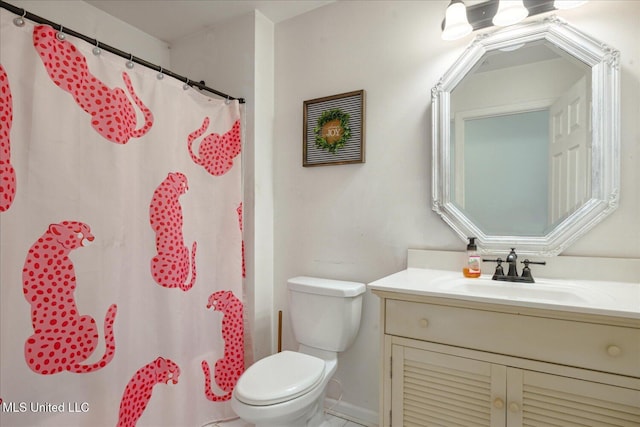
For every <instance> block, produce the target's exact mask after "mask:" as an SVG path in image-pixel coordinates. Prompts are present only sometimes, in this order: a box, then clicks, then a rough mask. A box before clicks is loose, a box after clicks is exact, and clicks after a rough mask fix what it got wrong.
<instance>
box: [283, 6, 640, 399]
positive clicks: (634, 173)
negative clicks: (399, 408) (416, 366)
mask: <svg viewBox="0 0 640 427" xmlns="http://www.w3.org/2000/svg"><path fill="white" fill-rule="evenodd" d="M448 3H449V2H448V0H439V1H423V2H416V1H376V2H364V1H340V2H337V3H333V4H331V5H328V6H325V7H323V8H320V9H317V10H315V11H312V12H310V13H307V14H305V15H302V16H300V17H297V18H294V19H291V20H288V21H285V22H282V23H280V24H278V25H277V26H276V42H275V45H276V61H275V63H276V73H275V75H276V80H275V81H276V95H275V96H276V98H275V100H276V104H275V105H276V122H275V135H276V138H275V147H274V153H275V156H274V174H275V175H274V176H275V233H276V234H275V289H274V295H275V309H276V310H278V309H282V310H284V311H285V313H287V301H286V287H285V284H286V280H287V278H289V277H292V276H295V275H299V274H306V275H317V276H320V277H329V278H341V279H349V280H356V281H362V282H369V281H372V280H374V279H377V278H380V277H382V276H385V275H387V274H390V273H393V272H395V271H398V270H401V269H403V268H405V266H406V251H407V248H425V249H442V250H463V249H464V247H465V246H464V242H462V241H461V240H460V239H459V238H458V237H457V235H456V234H455V233H454V232H453V231H452V230H450V229H449V227H448V226H447V225H446V224H445V223H444V222H443V221H442V220H441V219H440V218H439V217H438V216H437V215H436V214H435V213H434V212H432V211H431V208H430V204H431V133H430V132H431V108H430V101H431V99H430V89H431V88H432V87H433V86H434V85H435V84H436V83H437V81H438V79H439V77H440V76H441V75H442V74H443V73H444V72H445V71H446V70H447V68H448V67H449V66H450V65H451V64H452V63H453V61H454V60H455V58H456V57H457V56H458V55H460V53H461V52H462V51H463V50H464V48H465V47H466V45H467V44H468V43H469V42H470V41H471V39H472V36H469V37H467V38H466V39H463V40H459V41H454V42H445V41H442V40H441V39H440V22H441V20H442V18H443V15H444V11H445V9H446V6H447V4H448ZM557 14H558V15H559V16H561V17H563V18H565V19H567V20H568V21H569V22H570V23H572V24H575V25H577V26H578V27H580V28H582V29H583V30H584V31H586V32H587V33H589V34H591V35H593V36H594V37H596V38H598V39H600V40H602V41H603V42H605V43H608V44H610V45H611V46H613V47H615V48H617V49H619V50H620V51H621V54H622V57H621V71H622V73H621V84H622V156H621V157H622V169H621V178H622V188H621V200H620V206H619V208H618V210H617V211H616V212H614V214H613V215H611V216H610V217H609V218H607V219H606V220H605V221H604V222H603V223H601V224H599V225H598V226H596V227H595V228H594V229H593V230H592V231H591V232H589V234H588V235H587V236H585V237H583V238H581V239H580V240H579V241H577V242H576V243H575V244H574V245H572V246H571V247H570V248H569V249H568V250H567V251H566V253H565V254H568V255H579V256H610V257H635V258H638V257H640V222H639V221H638V220H637V218H638V214H639V212H640V206H639V194H640V179H639V178H640V176H639V175H638V173H639V172H638V170H640V157H639V156H638V154H640V153H639V146H640V143H639V141H640V127H639V126H640V125H639V122H640V120H638V118H639V117H640V114H639V105H640V104H639V103H638V99H640V85H639V79H640V62H639V60H640V48H639V47H638V46H639V45H638V44H637V40H640V29H639V28H640V27H638V26H637V22H638V19H639V18H640V2H635V1H615V2H614V1H597V0H592V1H590V2H589V3H587V4H586V5H584V6H582V7H581V8H579V9H574V10H567V11H561V12H559V13H557ZM358 89H365V90H366V92H367V102H366V157H367V158H366V163H365V164H361V165H345V166H327V167H315V168H303V167H302V106H303V101H305V100H308V99H313V98H318V97H322V96H327V95H333V94H338V93H343V92H348V91H352V90H358ZM540 274H542V273H540ZM378 316H379V312H378V300H377V298H376V297H374V296H372V295H367V297H366V299H365V311H364V315H363V322H362V327H361V331H360V334H359V336H358V339H357V341H356V343H355V344H354V346H353V347H352V348H351V349H350V350H349V351H347V352H346V353H344V354H342V355H341V356H340V359H339V368H338V372H337V374H336V378H338V379H339V380H340V381H341V382H342V385H343V387H344V394H343V400H344V401H346V402H348V403H349V404H352V405H355V406H357V407H360V408H364V409H368V410H370V411H377V405H378V374H377V369H378V365H377V358H378V353H379V335H378V334H379V322H378ZM285 318H286V316H285ZM295 346H296V343H295V342H294V339H293V336H292V334H291V329H290V326H289V325H288V324H287V325H285V347H288V348H295ZM335 389H336V387H334V386H332V390H331V392H330V394H332V395H333V396H332V397H337V395H336V393H337V391H336V390H335Z"/></svg>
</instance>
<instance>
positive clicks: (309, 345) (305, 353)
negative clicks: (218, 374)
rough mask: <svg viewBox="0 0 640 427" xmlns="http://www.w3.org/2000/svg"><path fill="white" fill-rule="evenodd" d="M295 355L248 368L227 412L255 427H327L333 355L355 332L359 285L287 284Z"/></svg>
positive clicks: (306, 280)
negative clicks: (324, 407)
mask: <svg viewBox="0 0 640 427" xmlns="http://www.w3.org/2000/svg"><path fill="white" fill-rule="evenodd" d="M287 287H288V292H289V310H290V318H291V322H292V325H293V333H294V335H295V337H296V339H297V341H298V343H299V344H300V345H299V347H298V351H297V352H294V351H282V352H280V353H276V354H274V355H271V356H268V357H265V358H264V359H261V360H259V361H257V362H256V363H254V364H253V365H252V366H250V367H249V369H247V370H246V371H245V372H244V373H243V374H242V375H241V376H240V378H239V379H238V383H237V384H236V387H235V389H234V391H233V396H232V398H231V407H232V408H233V410H234V411H235V413H236V415H238V416H239V417H240V418H242V419H243V420H244V421H247V422H249V423H253V424H255V426H256V427H326V426H328V425H329V423H328V421H326V419H325V416H324V409H323V406H324V405H323V404H324V397H325V391H326V387H327V384H328V383H329V380H330V379H331V377H332V376H333V374H334V373H335V372H336V369H337V367H338V352H341V351H344V350H346V349H347V348H349V346H351V344H352V343H353V341H354V339H355V337H356V335H357V334H358V329H359V328H360V316H361V311H362V295H363V294H364V292H365V289H366V287H365V285H364V283H357V282H346V281H341V280H329V279H320V278H316V277H306V276H300V277H294V278H292V279H289V280H288V282H287Z"/></svg>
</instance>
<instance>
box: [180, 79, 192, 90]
mask: <svg viewBox="0 0 640 427" xmlns="http://www.w3.org/2000/svg"><path fill="white" fill-rule="evenodd" d="M190 87H191V86H190V85H189V79H187V81H186V82H185V83H184V84H183V85H182V89H184V90H187V89H189V88H190Z"/></svg>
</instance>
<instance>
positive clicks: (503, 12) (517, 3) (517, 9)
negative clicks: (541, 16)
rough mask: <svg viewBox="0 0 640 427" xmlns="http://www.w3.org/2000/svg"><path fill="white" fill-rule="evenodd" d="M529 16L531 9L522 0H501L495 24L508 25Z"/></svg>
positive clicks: (494, 19) (494, 20)
mask: <svg viewBox="0 0 640 427" xmlns="http://www.w3.org/2000/svg"><path fill="white" fill-rule="evenodd" d="M527 16H529V10H527V8H526V7H524V4H523V3H522V0H500V2H499V3H498V11H497V12H496V16H494V17H493V25H497V26H499V27H506V26H507V25H513V24H516V23H518V22H520V21H522V20H523V19H524V18H526V17H527Z"/></svg>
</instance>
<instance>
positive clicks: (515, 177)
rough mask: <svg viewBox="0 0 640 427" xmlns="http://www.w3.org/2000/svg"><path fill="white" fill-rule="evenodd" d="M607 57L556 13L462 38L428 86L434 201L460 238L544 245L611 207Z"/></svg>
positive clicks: (488, 248)
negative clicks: (462, 46)
mask: <svg viewBox="0 0 640 427" xmlns="http://www.w3.org/2000/svg"><path fill="white" fill-rule="evenodd" d="M618 58H619V54H618V51H616V50H615V49H613V48H611V47H609V46H607V45H606V44H604V43H602V42H600V41H598V40H596V39H594V38H593V37H591V36H589V35H587V34H585V33H583V32H582V31H580V30H578V29H577V28H575V27H573V26H571V25H569V24H568V23H566V22H565V21H562V20H560V19H559V18H557V17H548V18H546V19H543V20H540V21H535V22H529V23H524V24H520V25H516V26H513V27H509V28H507V29H502V30H499V31H496V32H494V33H490V34H482V35H479V36H477V37H476V39H475V40H474V41H473V42H472V43H471V44H470V45H469V46H468V47H467V49H466V50H465V51H464V52H463V53H462V55H461V56H460V57H459V58H458V59H457V60H456V62H455V63H454V64H453V65H452V66H451V68H450V69H449V70H448V71H447V72H446V73H445V75H444V76H443V77H442V78H441V79H440V81H439V82H438V84H437V85H436V86H435V87H434V88H433V90H432V114H433V188H432V196H433V209H434V210H435V211H436V212H438V213H439V214H440V215H441V216H442V218H443V219H444V220H445V221H446V222H447V223H448V224H449V225H450V226H451V227H452V228H453V229H454V230H455V231H456V233H457V234H458V235H459V236H460V237H461V238H462V239H464V240H466V239H467V237H470V236H474V237H476V238H477V239H478V241H479V243H480V248H481V251H482V252H483V253H495V252H504V251H505V250H508V249H509V248H511V247H516V248H518V252H519V253H522V254H533V255H537V256H552V255H556V254H558V253H560V252H561V251H562V250H564V249H565V248H566V247H567V246H569V245H570V244H571V243H572V242H574V241H575V240H576V239H578V238H580V237H581V236H582V235H584V234H585V233H587V232H588V231H589V230H590V229H591V228H593V226H595V225H596V224H597V223H598V222H600V221H601V220H602V219H604V218H605V217H606V216H607V215H608V214H610V213H611V212H612V211H613V210H614V209H615V208H616V207H617V205H618V198H619V162H620V159H619V127H620V126H619V102H620V101H619V81H618V74H619V69H618V68H619V60H618Z"/></svg>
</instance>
